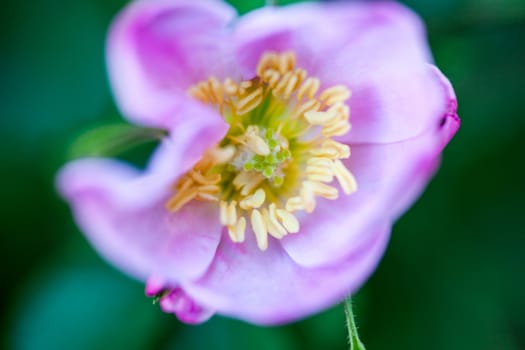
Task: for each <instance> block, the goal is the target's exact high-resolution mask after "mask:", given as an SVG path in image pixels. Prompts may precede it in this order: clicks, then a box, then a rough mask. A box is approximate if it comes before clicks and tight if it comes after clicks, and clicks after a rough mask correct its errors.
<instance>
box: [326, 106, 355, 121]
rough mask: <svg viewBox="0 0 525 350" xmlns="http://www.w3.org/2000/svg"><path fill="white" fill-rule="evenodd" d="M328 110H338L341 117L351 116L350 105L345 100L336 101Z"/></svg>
mask: <svg viewBox="0 0 525 350" xmlns="http://www.w3.org/2000/svg"><path fill="white" fill-rule="evenodd" d="M328 111H333V112H336V113H337V114H338V115H339V119H345V120H348V118H349V117H350V107H349V106H348V105H347V104H344V103H343V102H337V103H334V104H333V105H332V106H331V107H330V108H328Z"/></svg>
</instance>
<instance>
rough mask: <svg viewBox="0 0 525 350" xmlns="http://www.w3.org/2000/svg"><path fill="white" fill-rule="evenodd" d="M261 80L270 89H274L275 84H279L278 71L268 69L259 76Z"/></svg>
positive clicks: (279, 75)
mask: <svg viewBox="0 0 525 350" xmlns="http://www.w3.org/2000/svg"><path fill="white" fill-rule="evenodd" d="M261 78H262V79H263V80H264V81H265V82H266V83H267V84H268V85H269V86H270V87H271V88H274V87H275V86H276V85H277V83H278V82H279V79H281V74H279V72H278V71H276V70H274V69H268V70H266V71H265V72H264V74H263V75H262V76H261Z"/></svg>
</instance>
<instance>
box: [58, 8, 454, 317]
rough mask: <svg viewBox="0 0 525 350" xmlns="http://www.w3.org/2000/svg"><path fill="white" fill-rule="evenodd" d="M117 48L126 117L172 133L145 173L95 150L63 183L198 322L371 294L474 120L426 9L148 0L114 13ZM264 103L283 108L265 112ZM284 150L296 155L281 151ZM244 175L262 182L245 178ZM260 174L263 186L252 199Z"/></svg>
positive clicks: (173, 304)
mask: <svg viewBox="0 0 525 350" xmlns="http://www.w3.org/2000/svg"><path fill="white" fill-rule="evenodd" d="M107 54H108V67H109V75H110V80H111V83H112V87H113V91H114V94H115V98H116V101H117V104H118V106H119V107H120V109H121V111H122V113H123V114H124V116H125V117H126V118H127V119H128V120H129V121H131V122H133V123H136V124H139V125H144V126H148V127H156V128H163V129H165V130H167V131H168V133H169V134H168V136H167V137H166V138H165V139H164V140H162V141H161V143H160V145H159V147H158V149H157V150H156V151H155V153H154V154H153V156H152V157H151V160H150V162H149V164H148V165H147V167H146V169H145V170H139V169H136V168H134V167H132V166H130V165H128V164H125V163H123V162H120V161H117V160H112V159H81V160H77V161H74V162H72V163H70V164H67V165H66V166H65V167H64V168H63V169H62V170H61V172H60V174H59V177H58V186H59V189H60V192H61V193H62V195H63V196H64V197H65V198H66V199H67V201H68V202H69V203H70V204H71V206H72V208H73V213H74V216H75V219H76V221H77V223H78V225H79V226H80V228H81V229H82V231H83V232H84V233H85V234H86V237H87V238H88V240H89V241H90V242H91V243H92V244H93V245H94V246H95V248H96V249H97V250H98V251H99V252H100V254H101V255H102V256H104V257H105V258H106V259H107V260H108V261H110V262H111V263H112V264H114V265H115V266H117V267H118V268H120V269H122V270H123V271H125V272H126V273H127V274H129V275H131V276H133V277H135V278H137V279H139V280H142V281H146V280H148V284H147V288H146V293H147V294H148V295H151V296H155V295H156V296H157V297H158V298H160V305H161V307H162V309H163V310H164V311H166V312H171V313H174V314H176V315H177V316H178V317H179V318H180V319H181V320H183V321H185V322H189V323H195V322H202V321H204V320H206V319H207V318H209V317H210V316H211V315H212V314H213V313H215V312H217V313H220V314H223V315H228V316H232V317H236V318H240V319H244V320H247V321H250V322H253V323H258V324H277V323H282V322H286V321H291V320H295V319H299V318H302V317H305V316H307V315H309V314H312V313H315V312H318V311H319V310H322V309H324V308H326V307H328V306H330V305H333V304H334V303H337V302H339V301H341V300H342V299H343V298H344V297H345V296H346V295H348V294H350V293H353V292H355V291H356V290H357V288H358V287H359V286H361V285H362V284H363V282H364V281H365V280H366V279H367V278H368V276H369V275H370V274H371V273H372V271H373V270H374V269H375V267H376V265H377V263H378V261H379V259H380V258H381V256H382V254H383V252H384V250H385V247H386V244H387V241H388V239H389V234H390V229H391V226H392V224H393V222H394V221H395V220H396V219H397V218H398V217H399V215H400V214H401V213H403V212H404V211H405V210H406V209H407V207H408V206H410V205H411V204H412V203H413V202H414V200H415V199H416V198H417V197H418V196H419V194H420V193H421V191H422V190H423V189H424V187H425V185H426V184H427V182H428V181H429V179H430V178H431V176H432V175H433V174H434V172H435V170H436V168H437V166H438V164H439V160H440V153H441V151H442V149H443V147H444V146H445V145H446V144H447V143H448V141H449V140H450V139H451V137H452V136H453V135H454V133H455V132H456V130H457V128H458V126H459V119H458V117H457V115H456V99H455V96H454V92H453V90H452V87H451V85H450V83H449V82H448V80H447V79H446V78H445V77H444V76H443V75H442V74H441V72H440V71H439V70H438V69H437V68H436V67H435V66H433V65H432V57H431V54H430V52H429V49H428V47H427V43H426V40H425V32H424V28H423V26H422V24H421V22H420V20H419V18H418V17H417V16H416V15H415V14H413V13H412V12H411V11H410V10H408V9H406V8H404V7H403V6H401V5H399V4H396V3H393V2H370V3H365V2H362V3H351V2H338V3H324V4H321V3H303V4H297V5H293V6H287V7H277V8H273V7H266V8H262V9H259V10H256V11H253V12H251V13H249V14H247V15H245V16H242V17H237V15H236V13H235V11H234V10H233V9H232V8H231V7H230V6H228V5H226V4H225V3H222V2H219V1H211V0H210V1H205V0H199V1H196V0H192V1H189V0H150V1H147V0H141V1H135V2H132V3H131V4H130V5H129V6H128V7H127V8H126V9H125V10H124V11H123V12H122V13H121V14H120V15H119V16H118V17H117V18H116V20H115V22H114V23H113V26H112V28H111V31H110V34H109V39H108V42H107ZM260 60H262V63H261V64H259V63H260ZM258 64H259V66H258ZM301 69H303V70H304V71H303V70H301ZM273 72H277V73H276V74H277V76H276V78H275V79H276V80H275V81H272V80H271V79H273V78H272V74H274V73H273ZM302 72H304V73H302ZM288 73H289V74H288ZM258 74H259V75H261V77H260V78H258V79H255V80H251V79H252V78H254V77H255V76H257V75H258ZM287 74H288V75H287ZM307 76H308V77H315V78H317V79H318V80H315V79H313V78H312V79H311V80H310V81H309V84H311V85H310V88H311V93H310V96H307V97H305V100H306V101H307V102H308V101H320V102H319V103H320V104H319V105H316V108H317V110H319V111H320V113H319V114H316V113H313V114H312V113H310V114H308V115H307V113H308V112H307V113H302V114H301V113H298V112H297V106H299V105H300V103H301V101H299V102H298V100H299V98H298V97H297V96H298V94H299V91H300V86H301V84H307V83H306V80H305V79H306V77H307ZM263 77H264V78H263ZM293 77H295V78H293ZM292 79H298V80H297V81H296V80H294V81H292ZM242 81H251V82H250V84H251V86H248V85H249V84H245V85H242V84H243V83H241V82H242ZM291 81H292V82H291ZM316 82H319V84H320V87H319V91H318V92H317V93H315V92H316V90H317V88H316V87H315V86H313V85H315V83H316ZM279 83H282V84H281V86H278V85H279ZM285 83H286V84H285ZM199 84H200V85H199ZM272 84H273V85H272ZM294 84H295V85H294ZM312 84H313V85H312ZM287 86H288V87H287ZM333 86H336V89H335V90H337V91H336V92H334V91H335V90H333V91H331V92H330V93H326V94H325V95H324V97H323V95H322V94H323V91H326V89H328V88H329V87H333ZM243 89H244V90H243ZM258 89H260V90H258ZM272 91H276V92H275V95H272ZM348 91H351V93H352V96H351V98H350V99H348V100H347V98H348V95H347V92H348ZM263 92H264V95H261V94H263ZM250 93H253V94H254V95H253V96H252V97H251V98H252V99H251V100H250V99H249V98H248V99H245V100H244V101H243V99H244V98H247V96H248V95H249V94H250ZM217 94H220V96H217ZM345 94H346V95H345ZM305 95H308V93H305ZM261 96H262V97H261ZM327 96H328V97H327ZM330 98H333V100H330V101H328V100H329V99H330ZM323 99H324V100H323ZM279 101H283V102H279ZM302 101H303V102H304V100H302ZM327 101H328V102H327ZM203 102H204V103H203ZM264 104H267V106H271V107H272V108H273V109H272V108H270V107H268V110H266V112H265V113H266V114H265V113H262V112H261V113H262V114H261V115H259V116H257V117H255V114H256V113H258V112H257V111H259V109H258V108H263V107H261V106H263V105H264ZM330 105H337V106H338V108H335V107H334V108H335V109H336V112H333V111H332V112H330V111H329V109H330ZM294 106H295V107H294ZM346 107H349V108H350V112H349V113H348V109H347V108H346ZM294 108H295V110H294ZM294 113H295V114H294ZM237 114H239V115H242V116H237ZM348 115H350V119H349V120H350V122H351V125H352V128H351V130H350V131H348V127H349V125H350V124H349V123H348ZM232 116H233V117H232ZM236 118H237V119H236ZM242 118H244V119H242ZM247 118H248V119H249V118H251V119H250V120H251V122H248V121H246V120H247ZM257 118H259V119H257ZM263 118H266V119H264V120H265V121H264V122H262V120H263ZM294 118H295V119H294ZM328 119H329V120H330V121H327V120H328ZM295 120H299V125H300V127H299V129H300V132H298V135H299V136H297V139H295V137H296V135H295V134H294V133H295V131H291V130H292V129H293V127H292V124H293V123H295ZM335 123H340V124H337V125H338V126H337V127H334V126H333V125H335ZM230 124H231V125H230ZM239 125H240V126H239ZM293 125H296V124H293ZM230 126H231V128H230ZM235 128H238V130H237V131H235ZM272 128H273V129H272ZM330 128H332V129H334V128H335V131H333V130H332V131H333V132H329V131H327V130H329V129H330ZM269 130H270V131H269ZM270 134H271V135H270ZM268 135H269V136H268ZM319 135H321V136H319ZM323 135H324V136H323ZM221 140H222V141H221ZM272 140H273V141H272ZM297 140H299V141H300V142H303V141H305V140H308V142H309V141H310V140H324V141H326V140H329V141H328V142H332V143H331V144H332V145H334V144H335V145H336V147H339V148H340V149H339V151H338V152H339V153H337V152H335V154H336V155H333V156H326V155H324V156H319V155H318V154H321V153H323V154H324V153H326V152H328V153H329V151H333V150H334V149H333V148H330V147H328V146H326V144H323V145H325V146H320V143H316V144H315V146H312V144H313V143H312V144H309V145H310V146H308V147H309V148H308V147H307V148H305V149H303V148H300V147H299V146H297V144H299V143H297V144H296V143H295V142H296V141H297ZM333 140H337V143H333ZM274 141H275V142H277V143H276V144H272V142H274ZM299 141H297V142H299ZM324 141H323V142H324ZM305 142H306V141H305ZM319 142H320V141H319ZM347 145H349V146H350V150H351V155H350V156H349V155H348V154H347V151H348V148H347ZM316 147H317V148H316ZM329 148H330V149H329ZM283 149H287V150H288V151H286V152H288V153H289V154H288V156H290V155H291V158H290V157H288V158H286V159H285V160H282V159H281V158H279V159H278V160H275V159H274V158H275V157H274V156H275V155H276V154H277V151H279V152H281V151H282V152H284V151H283ZM219 153H220V154H219ZM316 154H317V156H316ZM257 156H258V158H257ZM270 156H272V157H274V158H272V160H268V159H270V158H268V157H270ZM203 157H204V158H203ZM283 157H284V156H283ZM308 157H311V158H316V157H317V158H323V157H324V158H325V159H328V163H326V164H328V165H326V164H325V163H323V162H322V161H321V163H315V162H317V161H318V159H317V160H315V161H312V163H308V161H309V160H311V158H308ZM254 159H255V160H254ZM257 159H258V160H257ZM207 161H211V163H210V164H211V165H203V164H204V163H206V162H207ZM249 162H251V163H250V164H251V165H246V164H247V163H249ZM257 162H259V163H257ZM271 162H274V163H271ZM270 163H271V164H270ZM313 163H315V164H316V166H317V167H313V168H312V167H310V168H309V166H311V165H312V164H313ZM253 166H259V168H260V169H259V170H252V167H253ZM210 167H214V168H210ZM263 168H264V169H263ZM266 168H268V169H266ZM314 168H315V169H317V170H318V171H319V173H316V172H315V171H314V170H315V169H314ZM192 169H193V171H194V172H195V171H197V172H199V174H200V175H203V177H204V180H205V182H206V181H207V184H208V185H206V184H203V183H200V182H199V181H198V180H196V179H195V177H192V176H197V175H192V174H194V173H192ZM203 169H204V170H203ZM210 169H212V170H210ZM213 169H215V170H213ZM217 169H219V170H217ZM312 169H314V170H312ZM263 171H264V175H261V174H263ZM239 173H246V174H250V176H251V177H248V178H247V179H244V180H242V181H245V182H243V183H242V184H241V185H239V186H236V185H233V184H232V182H233V177H234V176H236V175H238V174H239ZM334 174H335V175H336V176H335V179H334V181H331V179H332V177H333V175H334ZM200 175H199V176H200ZM217 176H218V177H217ZM229 176H230V177H229ZM316 176H318V177H319V176H320V177H326V179H324V178H323V179H321V180H320V179H318V178H317V177H316ZM257 177H258V178H259V180H256V181H255V180H253V179H254V178H257ZM219 178H220V180H219ZM313 179H314V180H313ZM204 180H203V181H204ZM239 181H241V180H239ZM242 181H241V182H242ZM246 181H247V182H249V183H250V184H252V185H254V186H255V187H254V189H253V190H251V191H249V190H247V191H246V193H243V194H242V195H241V190H242V189H244V188H245V187H247V186H248V185H247V184H246ZM254 181H255V182H256V183H252V182H254ZM283 181H284V185H282V184H281V183H282V182H283ZM186 182H187V183H186ZM319 184H320V185H319ZM199 186H200V187H199ZM206 186H208V187H206ZM243 186H244V187H243ZM325 186H326V187H325ZM257 188H259V189H262V192H264V193H262V192H258V193H257V195H255V192H256V189H257ZM191 191H194V192H191ZM228 191H229V192H228ZM227 193H229V194H227ZM314 194H315V195H314ZM257 196H259V197H257ZM261 196H262V197H261ZM292 197H294V198H295V199H293V200H292V201H290V198H292ZM336 197H337V198H336ZM243 199H244V200H246V201H245V202H242V203H239V202H241V201H242V200H243ZM261 200H262V202H261ZM294 201H295V202H294ZM261 203H263V204H261ZM272 203H273V204H275V205H276V207H274V208H273V209H272V207H271V205H272ZM294 203H295V204H294ZM294 205H296V206H295V207H294ZM314 207H315V208H314ZM276 208H280V209H279V210H281V211H280V212H279V213H280V214H279V215H277V214H275V213H277V212H276ZM233 209H235V212H234V215H233V218H231V217H230V216H228V215H230V214H231V213H232V210H233ZM272 210H273V214H274V218H273V219H271V218H270V216H271V213H272ZM436 214H437V215H439V213H436ZM275 215H277V216H275ZM290 215H292V216H293V217H290ZM241 216H242V217H243V219H241ZM294 218H295V219H294ZM295 220H297V222H296V221H295ZM241 221H243V222H241ZM244 225H246V227H245V228H244ZM272 225H273V226H272ZM277 226H279V227H277ZM254 230H255V232H254ZM295 231H299V232H297V233H295ZM279 232H280V233H279ZM422 232H424V228H422Z"/></svg>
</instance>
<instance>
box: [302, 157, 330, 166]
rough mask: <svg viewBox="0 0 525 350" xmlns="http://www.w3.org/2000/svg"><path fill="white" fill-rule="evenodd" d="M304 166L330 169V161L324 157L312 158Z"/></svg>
mask: <svg viewBox="0 0 525 350" xmlns="http://www.w3.org/2000/svg"><path fill="white" fill-rule="evenodd" d="M306 165H312V166H321V167H325V168H331V167H332V160H331V159H330V158H325V157H312V158H310V159H308V160H307V161H306Z"/></svg>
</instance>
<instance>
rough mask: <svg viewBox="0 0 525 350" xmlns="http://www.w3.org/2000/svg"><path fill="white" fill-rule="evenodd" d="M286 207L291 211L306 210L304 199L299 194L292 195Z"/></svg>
mask: <svg viewBox="0 0 525 350" xmlns="http://www.w3.org/2000/svg"><path fill="white" fill-rule="evenodd" d="M285 208H286V210H288V211H289V212H293V211H298V210H305V207H304V203H303V199H302V198H301V197H299V196H296V197H290V198H288V200H287V201H286V205H285Z"/></svg>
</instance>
